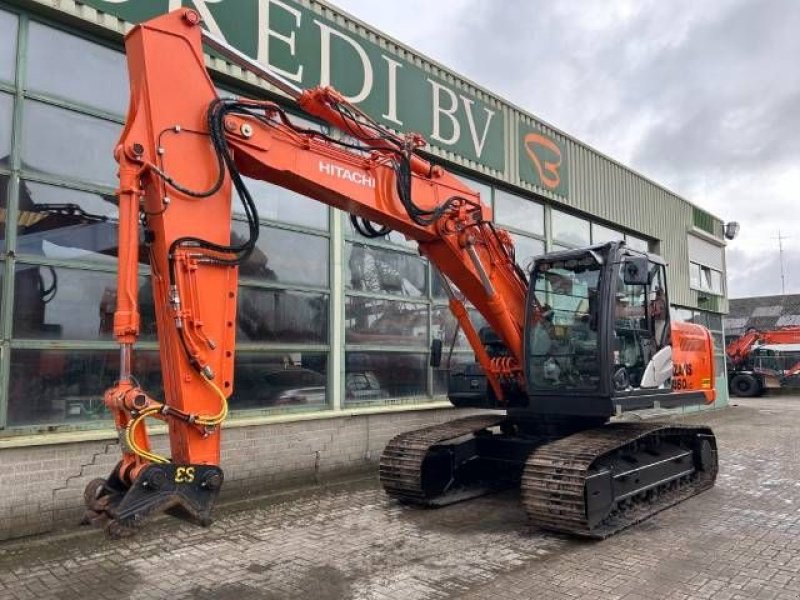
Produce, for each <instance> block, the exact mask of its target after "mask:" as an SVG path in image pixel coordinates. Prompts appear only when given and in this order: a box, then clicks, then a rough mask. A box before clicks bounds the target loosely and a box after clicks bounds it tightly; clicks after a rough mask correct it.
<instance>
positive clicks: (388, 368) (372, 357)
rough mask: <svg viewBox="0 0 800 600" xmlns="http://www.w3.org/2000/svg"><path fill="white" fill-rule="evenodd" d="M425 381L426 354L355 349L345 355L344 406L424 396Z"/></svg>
mask: <svg viewBox="0 0 800 600" xmlns="http://www.w3.org/2000/svg"><path fill="white" fill-rule="evenodd" d="M365 381H366V382H368V384H369V385H368V386H365V385H364V382H365ZM427 382H428V355H427V354H408V353H403V352H362V351H360V350H358V351H349V352H347V354H346V356H345V388H346V393H345V401H344V403H345V405H346V406H369V405H380V404H400V403H403V402H418V401H420V400H428V392H427Z"/></svg>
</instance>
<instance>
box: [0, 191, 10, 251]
mask: <svg viewBox="0 0 800 600" xmlns="http://www.w3.org/2000/svg"><path fill="white" fill-rule="evenodd" d="M8 182H9V177H8V176H7V175H0V252H4V251H5V249H6V220H7V219H6V215H7V214H8V213H7V212H6V211H7V210H8Z"/></svg>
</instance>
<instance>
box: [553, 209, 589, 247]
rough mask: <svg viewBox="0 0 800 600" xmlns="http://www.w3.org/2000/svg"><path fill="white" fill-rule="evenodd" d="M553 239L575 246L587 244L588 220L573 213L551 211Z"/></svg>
mask: <svg viewBox="0 0 800 600" xmlns="http://www.w3.org/2000/svg"><path fill="white" fill-rule="evenodd" d="M552 220H553V239H554V240H558V241H559V242H563V243H565V244H574V245H575V246H588V245H589V221H585V220H583V219H581V218H579V217H576V216H574V215H569V214H567V213H564V212H561V211H560V210H554V211H552Z"/></svg>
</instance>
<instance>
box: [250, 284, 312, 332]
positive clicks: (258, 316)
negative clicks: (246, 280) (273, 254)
mask: <svg viewBox="0 0 800 600" xmlns="http://www.w3.org/2000/svg"><path fill="white" fill-rule="evenodd" d="M237 320H238V326H239V328H238V334H237V339H238V340H239V341H248V342H291V343H309V344H315V343H316V344H324V343H326V342H327V340H328V296H327V295H326V294H316V293H305V292H294V291H287V290H272V289H263V288H255V287H247V286H241V287H240V288H239V300H238V313H237Z"/></svg>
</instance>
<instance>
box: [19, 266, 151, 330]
mask: <svg viewBox="0 0 800 600" xmlns="http://www.w3.org/2000/svg"><path fill="white" fill-rule="evenodd" d="M139 286H140V289H139V310H140V313H141V337H140V339H141V340H151V339H156V324H155V308H154V306H153V298H152V291H151V288H150V284H149V279H147V278H144V277H141V278H139ZM116 301H117V277H116V275H115V274H114V273H102V272H98V271H84V270H78V269H64V268H60V267H59V268H56V267H50V266H39V265H26V264H17V266H16V268H15V270H14V337H17V338H27V339H55V340H112V339H114V309H115V308H116Z"/></svg>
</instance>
